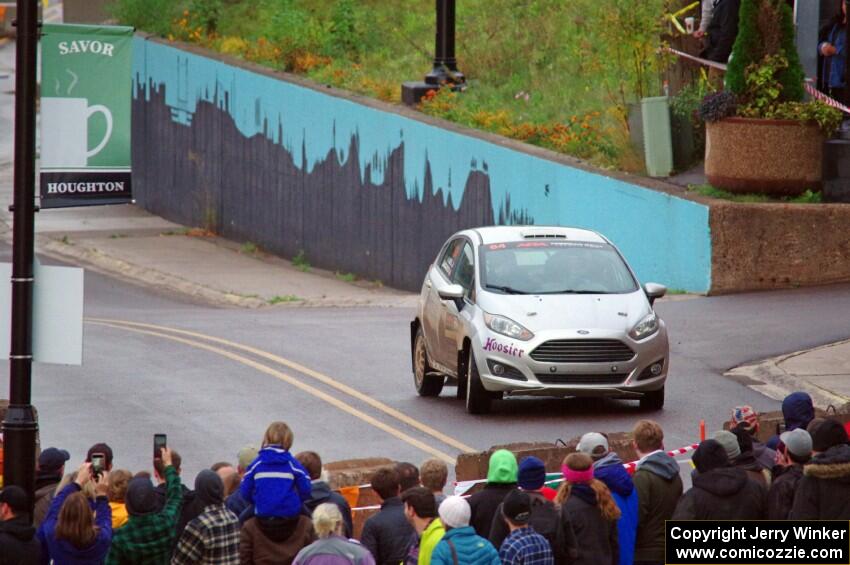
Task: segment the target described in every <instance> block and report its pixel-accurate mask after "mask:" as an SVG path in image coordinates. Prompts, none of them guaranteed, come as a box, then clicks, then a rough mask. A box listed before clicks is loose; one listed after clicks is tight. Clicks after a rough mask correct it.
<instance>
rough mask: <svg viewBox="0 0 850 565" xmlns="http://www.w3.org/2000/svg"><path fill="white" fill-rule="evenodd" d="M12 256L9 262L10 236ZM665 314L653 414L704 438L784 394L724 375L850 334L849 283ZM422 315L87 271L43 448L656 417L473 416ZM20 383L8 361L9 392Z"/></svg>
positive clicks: (373, 446)
mask: <svg viewBox="0 0 850 565" xmlns="http://www.w3.org/2000/svg"><path fill="white" fill-rule="evenodd" d="M4 256H5V257H4ZM0 260H8V247H3V248H0ZM48 262H49V261H48ZM658 310H659V312H660V313H661V315H662V316H663V317H664V319H665V320H666V321H667V323H668V326H669V330H670V335H671V340H672V369H671V374H670V380H669V381H668V397H667V407H666V408H665V410H664V411H663V412H660V413H657V414H656V415H655V416H654V417H655V418H657V419H658V420H659V421H660V422H661V423H662V425H663V426H664V427H665V430H666V431H667V435H668V440H667V444H668V446H670V447H673V446H679V445H684V444H688V443H691V442H693V441H695V439H696V438H697V433H698V422H699V419H700V418H705V419H706V421H707V424H708V426H709V430H711V429H713V428H716V427H718V426H720V424H721V423H722V422H723V421H724V419H725V418H727V417H728V413H729V410H730V408H731V406H733V405H734V404H736V403H750V404H752V405H753V406H754V407H755V408H756V409H758V410H767V409H775V408H776V407H777V403H776V402H775V401H773V400H770V399H768V398H766V397H764V396H762V395H760V394H758V393H755V392H753V391H751V390H750V389H748V388H746V387H744V386H742V385H740V384H738V383H736V382H733V381H731V380H729V379H727V378H725V377H723V376H722V372H723V371H725V370H726V369H728V368H731V367H733V366H736V365H739V364H741V363H744V362H747V361H752V360H757V359H761V358H764V357H769V356H773V355H777V354H781V353H784V352H789V351H794V350H798V349H802V348H807V347H811V346H815V345H820V344H823V343H828V342H832V341H837V340H839V339H842V338H846V337H848V333H850V332H848V327H847V323H846V320H845V319H844V317H843V316H838V315H836V313H837V312H846V311H850V285H842V286H832V287H822V288H815V289H803V290H796V291H787V292H773V293H758V294H744V295H737V296H726V297H712V298H693V299H685V300H674V301H669V302H662V303H660V304H659V306H658ZM411 315H412V312H411V311H409V310H407V309H399V308H353V309H324V308H291V307H279V308H269V309H264V310H260V311H254V310H237V309H220V308H211V307H208V306H205V305H200V304H192V303H187V302H185V301H183V300H181V299H179V298H176V297H169V296H164V295H161V294H156V293H153V292H151V291H149V290H146V289H143V288H140V287H136V286H134V285H131V284H126V283H123V282H120V281H117V280H114V279H111V278H108V277H104V276H101V275H98V274H96V273H92V272H88V273H87V274H86V316H87V318H88V319H89V320H91V321H90V322H88V323H87V324H86V328H85V356H84V365H83V366H82V367H64V366H51V365H40V364H37V365H36V366H35V369H34V388H33V390H34V403H35V405H36V406H37V408H38V409H39V413H40V421H41V422H40V423H41V437H42V441H43V445H45V446H49V445H57V446H61V447H64V448H67V449H69V450H70V451H71V453H72V456H73V458H74V460H75V461H79V460H80V458H81V457H82V456H83V455H84V452H85V450H86V448H87V447H88V446H89V445H91V444H93V443H95V442H97V441H106V442H107V443H109V444H110V445H112V446H113V448H114V449H115V452H116V463H117V464H118V465H119V466H122V467H127V468H130V469H132V470H134V471H136V470H139V469H142V468H146V467H147V466H148V465H149V461H150V451H151V445H150V444H151V438H152V436H153V434H154V433H156V432H164V433H167V434H168V436H169V443H170V445H172V446H173V447H175V448H176V449H178V450H179V451H180V452H181V453H182V455H183V456H184V461H185V464H184V467H185V469H186V472H187V474H188V475H189V476H193V475H194V473H195V472H196V471H197V470H199V469H201V468H203V467H206V466H208V465H210V464H212V463H213V462H215V461H218V460H233V459H234V458H235V453H236V451H237V450H238V449H239V448H240V447H241V446H243V445H244V444H246V443H252V442H253V443H259V441H260V439H261V437H262V433H263V431H264V429H265V426H266V425H267V424H268V423H269V422H270V421H272V420H277V419H281V420H285V421H286V422H288V423H290V424H291V425H292V427H293V428H294V430H295V436H296V442H295V449H296V450H302V449H314V450H316V451H319V452H320V453H321V454H322V455H323V456H324V457H325V458H326V459H327V460H333V459H342V458H357V457H367V456H387V457H392V458H395V459H403V460H410V461H414V462H419V461H421V460H423V459H424V458H426V457H428V456H433V455H437V456H443V457H449V458H450V457H453V456H456V455H457V454H458V453H459V452H460V451H461V450H462V449H465V448H474V449H483V448H487V447H489V446H491V445H496V444H503V443H507V442H513V441H552V440H554V439H556V438H564V439H567V438H570V437H573V436H576V435H579V434H581V433H583V432H585V431H589V430H600V431H619V430H626V429H629V428H630V427H631V426H632V424H633V423H634V422H635V420H637V419H638V418H640V417H642V416H643V414H642V413H641V412H639V411H638V409H637V403H636V402H629V401H599V402H587V401H583V402H581V401H577V400H571V399H567V400H554V399H553V400H546V399H542V400H541V399H511V400H506V401H503V402H500V403H497V405H496V409H495V412H494V413H493V414H492V415H489V416H486V417H476V416H470V415H467V414H466V413H465V412H464V410H463V406H462V404H461V403H460V402H459V401H457V400H455V399H454V389H447V390H446V392H444V394H443V396H442V397H440V398H438V399H422V398H419V397H417V396H416V394H415V392H414V389H413V385H412V377H411V373H410V360H409V346H408V337H407V336H408V322H409V320H410V317H411ZM97 320H101V321H97ZM102 320H113V321H102ZM119 321H120V322H119ZM126 322H132V323H135V324H146V325H144V326H141V325H128V324H127V323H126ZM162 328H171V329H177V330H182V331H183V332H184V333H175V332H174V331H171V330H168V329H162ZM140 332H141V333H140ZM203 336H212V337H214V338H218V339H219V340H220V341H217V342H216V341H210V340H209V339H207V338H205V337H203ZM239 344H243V345H244V346H249V348H245V347H242V348H239ZM7 387H8V376H7V375H6V374H5V372H4V374H3V375H2V376H0V390H7Z"/></svg>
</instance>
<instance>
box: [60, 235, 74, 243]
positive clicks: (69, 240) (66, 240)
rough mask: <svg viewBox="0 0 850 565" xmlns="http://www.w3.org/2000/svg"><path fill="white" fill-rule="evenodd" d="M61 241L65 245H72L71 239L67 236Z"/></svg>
mask: <svg viewBox="0 0 850 565" xmlns="http://www.w3.org/2000/svg"><path fill="white" fill-rule="evenodd" d="M59 241H61V242H62V243H64V244H65V245H71V238H70V237H68V236H67V235H63V236H62V239H60V240H59Z"/></svg>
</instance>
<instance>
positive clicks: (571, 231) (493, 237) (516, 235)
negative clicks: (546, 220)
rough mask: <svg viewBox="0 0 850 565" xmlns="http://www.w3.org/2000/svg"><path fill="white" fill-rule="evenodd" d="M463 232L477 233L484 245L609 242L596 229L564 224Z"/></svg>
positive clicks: (490, 228)
mask: <svg viewBox="0 0 850 565" xmlns="http://www.w3.org/2000/svg"><path fill="white" fill-rule="evenodd" d="M462 233H467V235H472V234H473V233H475V234H477V235H478V237H479V238H480V239H479V241H480V242H481V243H482V244H483V245H488V244H491V243H510V242H514V241H527V240H529V239H544V240H545V239H555V238H557V239H566V240H568V241H591V242H596V243H608V240H606V239H605V238H604V237H602V236H601V235H599V234H598V233H596V232H595V231H591V230H584V229H581V228H569V227H563V226H488V227H483V228H474V229H470V230H465V232H462Z"/></svg>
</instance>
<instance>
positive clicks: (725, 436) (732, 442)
mask: <svg viewBox="0 0 850 565" xmlns="http://www.w3.org/2000/svg"><path fill="white" fill-rule="evenodd" d="M714 439H715V440H717V443H719V444H720V445H722V446H723V449H725V450H726V455H727V456H728V457H729V461H730V462H731V461H734V460H735V459H737V458H738V456H739V455H741V446H740V445H738V438H737V437H735V434H733V433H732V432H727V431H722V432H714Z"/></svg>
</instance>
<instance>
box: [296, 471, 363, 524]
mask: <svg viewBox="0 0 850 565" xmlns="http://www.w3.org/2000/svg"><path fill="white" fill-rule="evenodd" d="M326 502H329V503H331V504H335V505H336V507H337V508H339V511H340V513H341V514H342V521H343V522H344V523H345V531H344V532H343V534H344V535H345V536H346V537H351V536H352V535H353V531H354V529H353V524H352V522H351V507H350V506H349V505H348V501H347V500H345V497H344V496H342V495H341V494H339V493H338V492H334V491H332V490H331V487H330V485H329V484H328V483H326V482H325V481H322V480H315V481H313V483H312V490H311V491H310V499H309V500H307V501H306V502H305V503H304V506H305V507H307V510H309V511H310V512H313V510H315V509H316V508H318V506H319V505H320V504H325V503H326Z"/></svg>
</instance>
